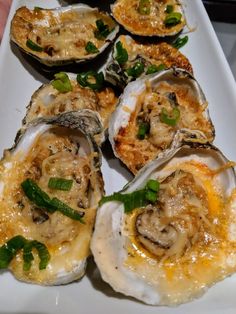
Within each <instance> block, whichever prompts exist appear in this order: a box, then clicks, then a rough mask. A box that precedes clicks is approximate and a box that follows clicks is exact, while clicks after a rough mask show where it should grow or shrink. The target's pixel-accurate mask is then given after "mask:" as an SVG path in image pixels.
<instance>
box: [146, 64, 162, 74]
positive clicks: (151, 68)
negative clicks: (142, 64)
mask: <svg viewBox="0 0 236 314" xmlns="http://www.w3.org/2000/svg"><path fill="white" fill-rule="evenodd" d="M165 68H166V66H165V65H164V64H160V65H155V64H151V65H150V66H149V67H148V68H147V71H146V74H153V73H156V72H159V71H162V70H165Z"/></svg>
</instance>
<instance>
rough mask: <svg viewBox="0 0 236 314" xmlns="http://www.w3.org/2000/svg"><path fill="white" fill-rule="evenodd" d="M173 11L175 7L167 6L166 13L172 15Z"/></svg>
mask: <svg viewBox="0 0 236 314" xmlns="http://www.w3.org/2000/svg"><path fill="white" fill-rule="evenodd" d="M173 11H174V6H173V5H171V4H168V5H167V6H166V10H165V12H166V13H172V12H173Z"/></svg>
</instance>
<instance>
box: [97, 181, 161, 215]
mask: <svg viewBox="0 0 236 314" xmlns="http://www.w3.org/2000/svg"><path fill="white" fill-rule="evenodd" d="M154 181H156V180H149V181H148V182H147V184H146V186H145V187H144V188H143V189H141V190H137V191H134V192H132V193H127V194H122V193H119V192H116V193H114V194H112V195H109V196H105V197H103V198H102V199H101V201H100V202H99V205H100V206H101V205H103V204H104V203H106V202H110V201H119V202H122V203H123V204H124V210H125V213H129V212H131V211H132V210H133V209H135V208H140V207H143V206H146V205H148V204H150V203H155V202H156V201H157V199H158V192H159V182H158V181H156V182H157V183H156V184H154ZM150 185H151V188H150ZM154 185H155V186H154Z"/></svg>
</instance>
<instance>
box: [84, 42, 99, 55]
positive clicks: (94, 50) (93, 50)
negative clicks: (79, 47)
mask: <svg viewBox="0 0 236 314" xmlns="http://www.w3.org/2000/svg"><path fill="white" fill-rule="evenodd" d="M85 50H86V51H87V52H88V53H98V52H99V50H98V48H97V47H96V46H95V45H94V43H92V42H91V41H88V42H87V44H86V46H85Z"/></svg>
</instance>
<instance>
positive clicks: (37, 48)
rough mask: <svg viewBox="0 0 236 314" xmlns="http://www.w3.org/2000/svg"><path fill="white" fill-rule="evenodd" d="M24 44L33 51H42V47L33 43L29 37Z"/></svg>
mask: <svg viewBox="0 0 236 314" xmlns="http://www.w3.org/2000/svg"><path fill="white" fill-rule="evenodd" d="M26 46H27V47H28V48H30V49H31V50H33V51H37V52H42V51H43V48H42V47H41V46H39V45H37V44H36V43H34V42H33V41H32V40H31V39H27V41H26Z"/></svg>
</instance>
